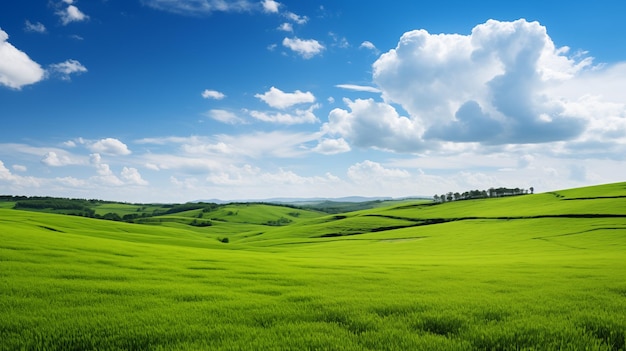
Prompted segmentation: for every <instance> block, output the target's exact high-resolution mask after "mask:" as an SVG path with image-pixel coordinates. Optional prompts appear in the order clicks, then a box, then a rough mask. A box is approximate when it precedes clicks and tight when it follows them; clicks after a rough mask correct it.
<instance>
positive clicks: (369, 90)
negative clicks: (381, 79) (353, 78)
mask: <svg viewBox="0 0 626 351" xmlns="http://www.w3.org/2000/svg"><path fill="white" fill-rule="evenodd" d="M335 87H337V88H341V89H346V90H352V91H362V92H367V93H381V92H382V91H381V90H380V89H378V88H375V87H372V86H368V85H356V84H337V85H335Z"/></svg>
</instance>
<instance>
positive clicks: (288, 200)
mask: <svg viewBox="0 0 626 351" xmlns="http://www.w3.org/2000/svg"><path fill="white" fill-rule="evenodd" d="M408 199H416V200H421V199H424V200H432V197H429V196H409V197H402V198H393V197H390V196H372V197H367V196H346V197H336V198H330V197H311V198H304V197H275V198H269V199H244V200H220V199H209V200H195V201H191V202H193V203H198V202H203V203H215V204H227V203H238V202H257V203H258V202H265V203H277V204H291V205H310V204H319V203H322V202H352V203H359V202H371V201H391V200H408Z"/></svg>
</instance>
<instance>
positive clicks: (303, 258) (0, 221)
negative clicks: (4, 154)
mask: <svg viewBox="0 0 626 351" xmlns="http://www.w3.org/2000/svg"><path fill="white" fill-rule="evenodd" d="M383 205H384V203H383ZM100 206H104V207H100V208H95V211H96V213H102V214H104V213H109V212H112V211H113V212H115V211H119V214H120V216H122V215H124V214H132V213H136V212H141V211H146V212H148V211H152V212H154V211H155V210H162V209H163V208H161V207H158V206H157V205H146V206H142V205H123V204H105V205H100ZM151 206H152V207H151ZM194 221H196V222H194ZM200 222H203V223H205V224H206V225H204V226H201V225H198V223H200ZM224 238H228V242H227V243H225V242H223V241H224V240H223V239H224ZM0 311H1V313H0V350H7V351H8V350H626V341H625V340H626V183H618V184H608V185H601V186H595V187H588V188H580V189H571V190H564V191H559V192H554V193H544V194H535V195H524V196H515V197H505V198H497V199H480V200H464V201H456V202H449V203H444V204H432V203H430V202H425V201H412V202H410V201H409V202H407V201H403V202H391V203H389V204H387V205H386V206H380V207H376V208H369V209H364V210H359V211H352V212H345V213H341V214H336V213H333V214H329V213H324V212H321V211H315V210H310V209H299V208H293V207H283V206H276V205H268V204H229V205H224V206H221V207H219V208H215V209H211V211H204V210H203V209H192V210H189V211H181V212H176V213H169V214H163V215H158V216H153V217H149V218H139V219H137V220H136V221H135V223H125V222H118V221H107V220H102V219H93V218H83V217H77V216H68V215H63V214H53V213H45V211H44V212H42V211H37V212H33V211H23V210H16V209H13V207H12V206H11V203H8V202H4V203H3V202H0Z"/></svg>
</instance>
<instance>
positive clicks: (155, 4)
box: [142, 0, 272, 15]
mask: <svg viewBox="0 0 626 351" xmlns="http://www.w3.org/2000/svg"><path fill="white" fill-rule="evenodd" d="M266 2H267V1H266ZM271 2H272V1H270V2H269V3H268V5H267V6H266V5H265V4H263V5H262V6H263V8H264V9H266V11H267V9H268V7H269V9H270V10H271V8H272V4H270V3H271ZM142 3H143V4H144V5H146V6H149V7H152V8H154V9H156V10H161V11H167V12H172V13H176V14H180V15H209V14H211V13H213V12H245V11H251V10H253V9H255V8H256V6H257V4H256V3H253V2H251V1H246V0H239V1H223V0H177V1H172V0H142ZM270 12H271V11H270Z"/></svg>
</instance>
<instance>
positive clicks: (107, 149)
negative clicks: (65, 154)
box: [89, 138, 130, 156]
mask: <svg viewBox="0 0 626 351" xmlns="http://www.w3.org/2000/svg"><path fill="white" fill-rule="evenodd" d="M89 149H90V150H91V151H93V152H96V153H102V154H107V155H129V154H130V150H129V149H128V146H126V144H124V143H123V142H121V141H119V140H118V139H114V138H105V139H101V140H98V141H96V142H95V143H93V144H91V145H89ZM98 156H99V155H98Z"/></svg>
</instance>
